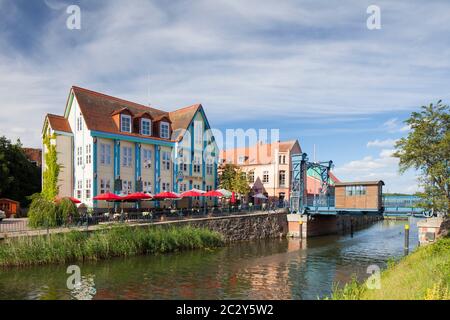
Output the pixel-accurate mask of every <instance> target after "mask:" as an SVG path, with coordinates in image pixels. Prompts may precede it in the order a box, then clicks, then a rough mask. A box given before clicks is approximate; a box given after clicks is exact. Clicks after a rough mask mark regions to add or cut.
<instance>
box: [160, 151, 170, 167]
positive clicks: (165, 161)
mask: <svg viewBox="0 0 450 320" xmlns="http://www.w3.org/2000/svg"><path fill="white" fill-rule="evenodd" d="M162 168H163V170H166V171H169V170H170V152H169V151H163V152H162Z"/></svg>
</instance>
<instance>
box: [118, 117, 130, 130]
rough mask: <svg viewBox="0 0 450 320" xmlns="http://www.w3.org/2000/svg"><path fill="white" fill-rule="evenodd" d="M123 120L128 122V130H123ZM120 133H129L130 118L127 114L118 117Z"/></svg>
mask: <svg viewBox="0 0 450 320" xmlns="http://www.w3.org/2000/svg"><path fill="white" fill-rule="evenodd" d="M124 119H128V121H129V124H130V127H129V130H124V127H123V120H124ZM120 131H121V132H131V116H130V115H128V114H121V115H120Z"/></svg>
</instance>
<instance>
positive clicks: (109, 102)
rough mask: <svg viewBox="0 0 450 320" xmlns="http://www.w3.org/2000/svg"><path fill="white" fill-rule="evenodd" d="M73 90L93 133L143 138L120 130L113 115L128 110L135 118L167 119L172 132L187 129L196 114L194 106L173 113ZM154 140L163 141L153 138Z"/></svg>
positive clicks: (92, 92) (88, 91)
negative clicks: (145, 114) (143, 116)
mask: <svg viewBox="0 0 450 320" xmlns="http://www.w3.org/2000/svg"><path fill="white" fill-rule="evenodd" d="M72 90H73V92H74V94H75V97H76V99H77V101H78V104H79V106H80V110H81V113H82V114H83V117H84V120H85V122H86V125H87V127H88V128H89V130H93V131H102V132H109V133H119V134H123V135H130V136H142V135H140V134H138V133H124V132H120V131H119V130H118V128H117V126H116V124H115V122H114V120H113V117H112V115H113V114H117V113H120V112H122V111H125V110H128V111H129V112H131V113H132V114H133V115H135V116H142V115H143V114H144V113H147V114H149V115H150V117H151V118H152V119H154V120H155V121H159V120H162V119H163V118H167V119H168V120H169V121H170V122H171V123H172V130H174V131H175V130H177V129H180V128H183V129H186V128H187V126H188V125H189V123H190V121H191V120H192V117H193V116H194V114H195V112H194V113H192V112H191V109H190V108H192V106H190V107H187V108H182V109H179V110H175V111H173V112H166V111H162V110H159V109H156V108H153V107H149V106H145V105H142V104H138V103H135V102H131V101H128V100H124V99H120V98H116V97H112V96H109V95H106V94H103V93H99V92H96V91H92V90H88V89H84V88H80V87H76V86H73V87H72ZM189 117H190V118H189ZM142 137H148V136H142ZM152 138H154V139H161V138H159V137H153V136H152ZM179 138H181V137H180V136H178V137H177V139H179ZM163 140H167V139H163Z"/></svg>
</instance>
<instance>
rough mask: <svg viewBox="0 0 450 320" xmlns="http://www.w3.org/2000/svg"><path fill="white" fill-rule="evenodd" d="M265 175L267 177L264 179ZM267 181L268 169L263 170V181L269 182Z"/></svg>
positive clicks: (268, 179) (268, 178)
mask: <svg viewBox="0 0 450 320" xmlns="http://www.w3.org/2000/svg"><path fill="white" fill-rule="evenodd" d="M266 177H267V179H266ZM269 181H270V177H269V171H268V170H264V171H263V183H269Z"/></svg>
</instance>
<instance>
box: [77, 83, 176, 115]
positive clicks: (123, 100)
mask: <svg viewBox="0 0 450 320" xmlns="http://www.w3.org/2000/svg"><path fill="white" fill-rule="evenodd" d="M72 89H79V90H82V91H85V92H89V93H91V94H94V95H97V96H100V97H105V98H110V99H114V100H116V101H120V102H126V103H131V104H133V105H135V106H139V107H143V108H146V109H150V110H156V111H159V112H163V113H169V112H167V111H164V110H161V109H157V108H153V107H149V106H146V105H143V104H140V103H137V102H133V101H130V100H126V99H122V98H118V97H114V96H111V95H109V94H106V93H102V92H98V91H94V90H90V89H86V88H82V87H78V86H72Z"/></svg>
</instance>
